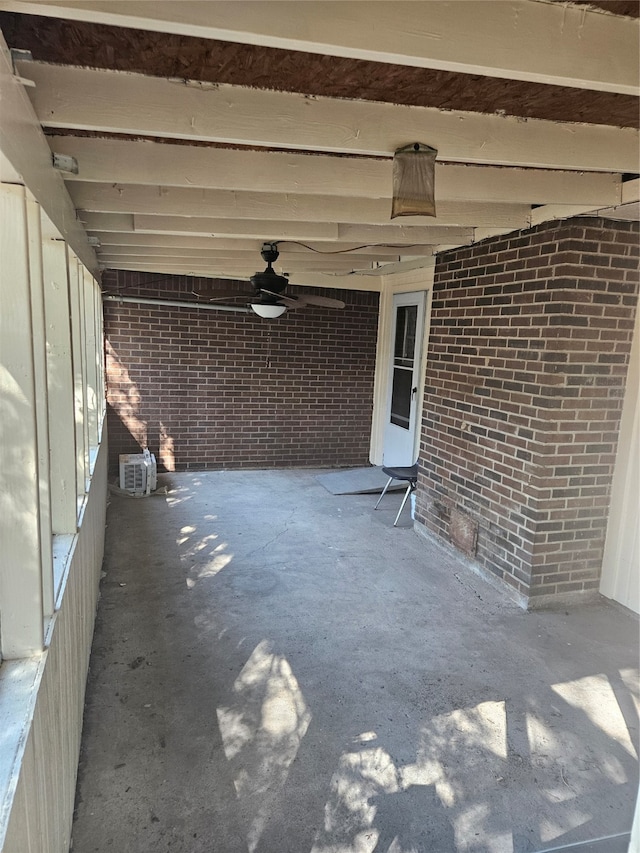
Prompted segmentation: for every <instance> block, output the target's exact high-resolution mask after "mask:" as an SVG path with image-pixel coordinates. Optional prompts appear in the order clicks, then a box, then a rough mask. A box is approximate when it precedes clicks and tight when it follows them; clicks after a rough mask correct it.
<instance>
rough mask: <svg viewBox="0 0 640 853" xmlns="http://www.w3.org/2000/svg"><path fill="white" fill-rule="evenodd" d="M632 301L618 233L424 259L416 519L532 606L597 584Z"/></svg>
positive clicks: (593, 223) (488, 243) (571, 225)
mask: <svg viewBox="0 0 640 853" xmlns="http://www.w3.org/2000/svg"><path fill="white" fill-rule="evenodd" d="M637 293H638V225H637V223H632V222H613V221H610V220H599V219H574V220H569V221H565V222H560V223H555V224H545V225H541V226H539V227H537V228H534V229H532V230H530V231H526V232H516V233H514V234H511V235H509V236H505V237H500V238H493V239H490V240H485V241H483V242H482V243H479V244H477V245H475V246H473V247H467V248H464V249H458V250H453V251H449V252H446V253H443V254H442V255H440V256H439V257H438V260H437V264H436V275H435V285H434V293H433V305H432V318H431V336H430V343H429V352H428V367H427V377H426V392H425V395H426V396H425V407H424V412H425V415H424V420H423V425H422V434H421V454H420V455H421V471H420V479H419V483H418V494H417V513H416V514H417V519H418V522H419V523H421V524H423V525H425V526H426V528H427V529H429V530H430V531H432V532H434V533H436V534H437V535H438V536H441V537H444V538H446V539H447V540H451V539H452V538H454V539H455V532H456V531H457V530H459V529H460V526H461V525H460V520H461V519H463V520H464V524H463V525H462V527H463V529H466V530H467V531H468V530H469V528H471V529H472V530H474V531H475V526H476V525H477V546H476V547H475V548H474V549H473V553H472V552H470V553H472V556H473V557H474V559H475V560H476V561H477V562H478V563H480V565H481V566H482V567H484V569H486V570H488V571H489V572H491V573H493V574H494V575H496V576H498V577H499V578H501V579H503V580H504V581H505V582H506V583H508V584H510V585H511V586H512V587H513V588H515V590H517V592H518V593H520V595H522V596H523V597H524V598H525V599H530V604H532V605H535V599H537V600H538V601H543V600H544V601H546V600H547V599H548V597H557V596H559V595H562V594H566V593H573V594H576V593H577V594H579V593H589V592H593V591H595V590H597V588H598V585H599V575H600V569H601V563H602V553H603V546H604V537H605V529H606V522H607V514H608V504H609V492H610V486H611V479H612V473H613V463H614V459H615V453H616V443H617V437H618V428H619V421H620V413H621V408H622V398H623V394H624V387H625V376H626V372H627V364H628V358H629V351H630V346H631V336H632V332H633V320H634V315H635V310H636V303H637ZM470 541H471V540H470V539H469V537H467V538H466V539H465V540H464V541H463V542H462V543H460V547H463V548H464V547H465V545H467V546H468V545H469V542H470Z"/></svg>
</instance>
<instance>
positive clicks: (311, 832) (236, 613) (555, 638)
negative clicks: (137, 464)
mask: <svg viewBox="0 0 640 853" xmlns="http://www.w3.org/2000/svg"><path fill="white" fill-rule="evenodd" d="M315 473H318V472H314V471H307V470H291V471H282V470H280V471H244V472H236V471H232V472H209V473H190V474H171V475H164V476H162V477H160V485H163V484H165V485H167V487H168V493H167V494H166V495H163V496H158V495H156V496H152V497H149V498H145V499H131V498H126V497H121V496H115V495H114V496H112V497H111V501H110V507H109V512H108V527H107V550H106V556H105V565H104V570H105V575H104V577H103V581H102V587H101V590H102V594H101V600H100V605H99V610H98V617H97V623H96V633H95V638H94V644H93V650H92V657H91V666H90V675H89V683H88V690H87V701H86V708H85V728H84V734H83V747H82V755H81V762H80V769H79V778H78V789H77V809H76V820H75V823H74V828H73V847H72V849H73V851H74V853H107V851H108V853H169V851H170V853H248V851H249V853H457V851H465V853H466V852H467V851H473V853H530V851H540V850H544V849H547V848H554V847H561V846H562V845H566V844H570V843H573V842H580V841H584V840H586V839H594V838H599V837H603V836H614V835H616V834H619V833H626V832H628V831H629V830H630V827H631V822H632V815H633V811H634V806H635V800H636V793H637V783H638V764H637V746H638V620H637V619H636V618H635V617H634V616H632V615H631V614H630V613H629V612H628V611H625V610H623V609H622V608H619V607H617V606H616V605H613V604H610V603H608V602H606V601H604V600H602V601H601V602H599V603H595V604H592V605H588V606H582V607H577V608H573V609H571V610H568V611H567V610H564V609H562V610H555V611H545V612H533V613H525V612H523V611H522V610H520V609H519V608H518V607H517V606H516V605H515V604H514V603H512V602H511V601H510V600H509V599H508V598H507V597H506V596H505V595H503V594H502V592H500V591H498V590H496V589H494V588H493V587H492V586H490V585H489V584H487V583H486V582H485V581H483V580H482V579H481V578H479V577H477V576H476V575H474V574H473V572H471V571H470V569H469V567H468V566H467V564H466V563H465V561H464V559H462V558H459V557H458V556H457V554H455V553H453V552H452V551H450V550H449V549H448V548H446V547H443V546H440V545H438V544H436V543H435V542H430V541H429V540H427V539H425V538H424V537H422V536H419V535H417V534H416V533H415V532H414V531H413V529H412V528H411V521H410V518H409V513H408V510H405V514H403V518H402V519H401V522H400V525H401V526H400V527H398V528H393V527H392V523H393V519H394V517H395V512H396V511H397V508H398V506H399V502H400V500H401V497H402V496H401V494H399V493H396V494H392V495H388V496H386V497H385V499H384V502H383V504H382V505H381V508H380V509H379V510H378V511H377V512H373V511H372V510H373V505H374V503H375V500H376V498H375V496H374V495H348V496H334V495H331V494H330V493H329V492H327V491H326V490H325V489H324V488H323V487H322V486H321V485H320V484H319V483H318V482H317V481H316V480H315V478H314V474H315ZM403 524H404V526H402V525H403ZM616 844H618V846H616ZM625 848H626V844H624V846H620V840H618V841H617V842H616V841H615V840H613V839H612V840H611V841H609V842H607V846H606V848H605V847H602V848H598V849H602V850H605V849H606V850H607V851H614V850H622V849H625ZM584 849H586V848H584ZM589 849H591V848H589ZM594 849H595V848H594Z"/></svg>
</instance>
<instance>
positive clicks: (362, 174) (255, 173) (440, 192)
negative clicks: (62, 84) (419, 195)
mask: <svg viewBox="0 0 640 853" xmlns="http://www.w3.org/2000/svg"><path fill="white" fill-rule="evenodd" d="M49 145H50V146H51V150H52V151H54V152H56V153H58V154H65V155H68V156H70V157H74V158H75V159H76V160H77V162H78V174H77V175H73V174H67V175H66V176H65V177H66V180H68V181H74V180H81V181H87V182H92V183H94V182H95V183H104V182H107V183H108V182H113V183H120V184H143V185H147V186H158V185H159V184H161V185H162V186H171V187H202V188H206V189H221V190H243V191H254V192H278V193H304V194H309V195H311V194H314V193H320V194H321V195H338V196H342V197H345V196H346V197H349V198H352V197H356V196H359V197H363V198H390V197H391V193H392V174H391V173H392V160H391V158H388V159H387V160H374V159H371V158H365V157H332V156H326V155H324V156H323V155H306V154H291V153H289V152H282V151H250V150H239V149H236V150H232V149H227V148H203V147H195V146H194V147H191V146H185V145H171V144H159V143H154V142H149V141H139V140H136V141H129V140H122V139H104V138H91V137H79V136H53V137H49ZM621 185H622V182H621V178H620V176H619V175H613V174H608V173H606V172H568V171H552V170H545V169H518V168H497V167H495V168H494V167H491V166H466V165H457V164H451V163H437V164H436V195H437V198H438V199H439V200H443V201H444V200H447V201H494V202H507V203H512V202H520V203H521V202H523V201H526V202H527V203H529V204H594V205H613V204H619V203H620V199H621Z"/></svg>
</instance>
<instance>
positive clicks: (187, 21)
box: [0, 0, 639, 95]
mask: <svg viewBox="0 0 640 853" xmlns="http://www.w3.org/2000/svg"><path fill="white" fill-rule="evenodd" d="M0 9H6V10H11V11H16V12H23V13H29V14H35V15H49V16H51V17H58V18H69V19H75V20H83V21H90V22H94V23H105V24H115V25H117V26H120V27H130V28H137V29H146V30H153V31H155V32H167V33H176V34H180V35H188V36H197V37H201V38H208V39H219V40H223V41H231V42H237V43H243V44H254V45H264V46H267V47H276V48H284V49H287V50H296V51H304V52H307V53H316V54H325V55H329V56H341V57H352V58H356V59H366V60H373V61H376V62H387V63H392V64H394V65H408V66H416V67H421V68H434V69H442V70H445V71H454V72H462V73H465V74H480V75H484V76H490V77H498V78H502V79H510V80H525V81H530V82H536V83H544V84H550V85H555V86H570V87H575V88H580V89H592V90H596V91H605V92H621V93H624V94H631V95H637V94H638V74H637V70H638V64H639V63H638V22H637V21H635V20H633V19H627V18H619V17H616V16H614V15H603V14H602V13H600V12H598V11H594V10H592V9H588V8H576V7H573V6H571V5H568V4H565V3H540V2H532V0H509V2H499V0H493V2H491V3H478V2H477V0H473V2H469V0H467V2H463V0H460V1H459V2H456V3H443V2H437V0H431V2H428V3H424V2H423V3H415V2H399V0H394V2H390V1H389V0H386V2H385V0H379V2H377V3H376V5H375V13H374V14H372V9H371V7H369V6H368V5H367V4H365V3H361V2H347V0H342V2H314V3H304V4H301V3H299V2H291V0H289V2H264V0H262V1H261V2H255V0H254V2H243V3H238V2H207V3H202V2H190V1H189V0H181V2H180V3H149V2H140V0H90V2H88V0H75V2H61V0H39V2H16V0H2V2H0Z"/></svg>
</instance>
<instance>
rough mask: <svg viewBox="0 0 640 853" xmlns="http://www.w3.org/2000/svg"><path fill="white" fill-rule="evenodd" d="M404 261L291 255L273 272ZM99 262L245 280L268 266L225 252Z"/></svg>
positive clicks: (109, 256) (106, 257) (105, 256)
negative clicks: (208, 271) (200, 270)
mask: <svg viewBox="0 0 640 853" xmlns="http://www.w3.org/2000/svg"><path fill="white" fill-rule="evenodd" d="M399 260H400V256H399V255H397V256H396V257H394V258H387V259H378V260H374V259H369V258H367V257H365V256H364V255H354V256H348V255H345V256H338V257H332V256H328V257H327V256H324V255H316V256H315V257H309V258H303V257H301V256H300V255H287V256H286V257H285V258H283V257H281V258H279V259H278V261H276V263H274V264H273V268H274V269H275V270H276V272H278V273H279V274H284V273H290V272H293V271H296V270H312V271H315V272H342V273H348V272H351V271H352V270H371V269H376V268H377V267H378V266H380V265H382V264H385V263H395V262H397V261H399ZM98 262H99V263H100V264H102V265H103V266H105V267H108V266H110V265H111V264H112V263H120V264H127V263H138V264H145V263H146V264H157V263H169V264H175V265H185V266H189V267H208V268H211V267H213V268H215V269H226V270H231V271H234V272H235V271H238V270H240V271H241V272H242V275H243V276H244V277H247V278H248V277H249V276H251V275H253V274H254V273H255V272H260V271H262V270H264V269H265V267H266V264H265V262H264V261H263V260H262V258H261V257H260V255H259V254H256V255H252V254H249V253H245V254H244V255H235V256H229V255H227V254H226V253H224V252H221V253H220V254H219V255H213V256H211V257H208V256H203V255H200V254H194V255H193V256H190V257H189V256H187V257H184V256H180V255H173V256H170V255H157V254H156V253H153V254H146V255H144V254H141V255H121V254H118V253H116V254H113V253H111V252H105V253H99V254H98Z"/></svg>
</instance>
